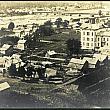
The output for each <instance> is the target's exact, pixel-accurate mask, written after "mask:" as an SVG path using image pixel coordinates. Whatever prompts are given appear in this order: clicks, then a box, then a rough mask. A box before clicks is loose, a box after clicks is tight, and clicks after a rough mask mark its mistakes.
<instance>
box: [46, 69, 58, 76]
mask: <svg viewBox="0 0 110 110" xmlns="http://www.w3.org/2000/svg"><path fill="white" fill-rule="evenodd" d="M56 73H57V70H54V69H51V68H46V71H45V75H46V77H47V78H49V77H50V76H56Z"/></svg>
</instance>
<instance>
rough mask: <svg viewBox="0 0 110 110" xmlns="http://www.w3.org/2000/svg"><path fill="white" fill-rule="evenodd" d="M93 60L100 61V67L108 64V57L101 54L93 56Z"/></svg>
mask: <svg viewBox="0 0 110 110" xmlns="http://www.w3.org/2000/svg"><path fill="white" fill-rule="evenodd" d="M93 58H96V59H97V60H99V61H100V65H106V64H107V63H108V56H107V55H103V54H94V55H93Z"/></svg>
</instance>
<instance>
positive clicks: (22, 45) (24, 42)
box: [17, 40, 26, 50]
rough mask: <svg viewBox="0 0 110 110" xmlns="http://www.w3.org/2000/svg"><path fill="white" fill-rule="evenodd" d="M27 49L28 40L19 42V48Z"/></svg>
mask: <svg viewBox="0 0 110 110" xmlns="http://www.w3.org/2000/svg"><path fill="white" fill-rule="evenodd" d="M25 47H26V40H19V41H18V44H17V48H18V49H20V50H24V49H25Z"/></svg>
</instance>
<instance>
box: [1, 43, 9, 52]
mask: <svg viewBox="0 0 110 110" xmlns="http://www.w3.org/2000/svg"><path fill="white" fill-rule="evenodd" d="M10 47H11V45H8V44H4V45H3V46H2V48H1V49H0V50H1V51H2V50H7V49H9V48H10Z"/></svg>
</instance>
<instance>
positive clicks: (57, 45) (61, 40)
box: [39, 30, 80, 53]
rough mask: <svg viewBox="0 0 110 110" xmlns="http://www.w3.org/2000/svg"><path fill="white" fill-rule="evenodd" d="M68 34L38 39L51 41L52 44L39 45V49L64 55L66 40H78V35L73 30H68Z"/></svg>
mask: <svg viewBox="0 0 110 110" xmlns="http://www.w3.org/2000/svg"><path fill="white" fill-rule="evenodd" d="M68 31H69V32H70V34H65V33H60V34H54V35H51V36H44V37H40V38H39V39H40V40H47V41H53V43H41V44H39V45H40V46H39V49H42V50H45V51H47V50H55V51H56V52H60V53H66V48H67V47H66V41H67V40H68V39H72V38H74V39H80V33H79V34H77V33H76V32H75V31H74V30H68Z"/></svg>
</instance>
